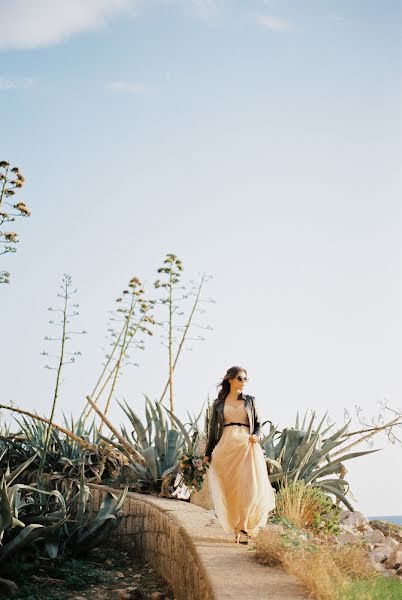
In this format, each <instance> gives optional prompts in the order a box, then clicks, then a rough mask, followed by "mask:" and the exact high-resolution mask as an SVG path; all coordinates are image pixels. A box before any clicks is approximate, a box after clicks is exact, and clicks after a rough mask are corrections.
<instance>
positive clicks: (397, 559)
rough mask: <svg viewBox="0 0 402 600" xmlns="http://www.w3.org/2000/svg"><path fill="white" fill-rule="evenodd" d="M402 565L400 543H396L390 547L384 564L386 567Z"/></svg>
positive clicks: (401, 546) (392, 567)
mask: <svg viewBox="0 0 402 600" xmlns="http://www.w3.org/2000/svg"><path fill="white" fill-rule="evenodd" d="M401 565H402V544H398V545H397V546H394V548H392V549H391V552H390V554H389V556H388V559H387V562H386V563H385V566H386V567H387V569H396V570H397V569H399V567H400V566H401Z"/></svg>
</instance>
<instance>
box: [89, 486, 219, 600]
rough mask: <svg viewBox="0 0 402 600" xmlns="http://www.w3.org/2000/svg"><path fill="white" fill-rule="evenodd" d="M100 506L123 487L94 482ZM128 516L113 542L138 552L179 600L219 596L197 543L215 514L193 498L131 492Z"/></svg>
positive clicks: (95, 501)
mask: <svg viewBox="0 0 402 600" xmlns="http://www.w3.org/2000/svg"><path fill="white" fill-rule="evenodd" d="M90 488H91V492H92V494H93V497H94V504H95V508H96V509H97V508H98V507H99V505H100V502H101V501H102V497H103V494H104V493H105V492H106V491H111V492H112V493H113V494H115V495H119V493H121V491H119V490H113V489H111V488H109V487H106V486H101V485H95V484H90ZM123 511H124V516H123V517H122V519H121V521H120V523H119V525H118V527H117V529H116V530H115V531H114V532H113V535H112V536H111V538H110V540H109V543H108V545H110V547H119V548H124V549H127V550H131V551H134V552H136V553H137V554H138V555H139V556H140V557H141V558H142V559H143V560H144V561H145V562H147V563H148V564H150V565H151V566H152V568H153V569H155V571H156V572H157V573H158V574H159V575H161V577H163V579H165V580H166V581H167V582H168V584H169V585H170V586H171V587H172V589H173V591H174V594H175V598H176V600H212V599H213V598H215V596H214V594H213V591H212V586H211V584H210V581H209V578H208V575H207V573H206V571H205V568H204V566H203V564H202V562H201V559H200V556H199V554H198V552H197V549H196V547H195V544H194V542H193V536H194V535H195V534H196V532H197V531H199V530H200V528H201V529H202V528H205V527H208V525H209V523H210V520H211V517H210V514H209V513H208V512H207V511H205V510H203V509H202V508H199V507H198V506H195V505H193V504H190V503H189V502H183V501H180V500H175V499H173V498H172V499H170V498H156V497H154V496H150V495H146V494H138V493H135V492H129V493H128V494H127V498H126V500H125V502H124V504H123Z"/></svg>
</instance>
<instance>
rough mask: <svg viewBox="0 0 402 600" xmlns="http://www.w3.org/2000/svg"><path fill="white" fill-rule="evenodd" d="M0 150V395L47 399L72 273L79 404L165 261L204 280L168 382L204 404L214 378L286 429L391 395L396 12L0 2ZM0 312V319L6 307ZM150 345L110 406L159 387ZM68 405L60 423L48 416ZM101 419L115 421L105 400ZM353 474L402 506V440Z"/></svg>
mask: <svg viewBox="0 0 402 600" xmlns="http://www.w3.org/2000/svg"><path fill="white" fill-rule="evenodd" d="M0 14H1V16H2V20H3V25H2V27H1V30H2V31H1V35H0V52H1V63H0V64H1V66H0V106H1V114H2V115H3V119H2V126H1V134H0V159H6V160H9V161H10V162H11V163H12V164H13V165H14V164H15V165H18V166H19V167H20V168H21V170H22V172H23V174H24V175H25V177H26V186H25V188H23V190H22V192H21V193H20V194H19V197H20V199H23V200H24V201H25V202H26V203H27V204H28V206H29V207H30V209H31V211H32V217H31V219H29V220H26V221H25V222H23V223H21V221H18V222H17V223H16V230H17V231H18V232H20V239H21V242H20V244H19V247H18V252H17V253H16V254H15V255H13V256H10V257H8V258H7V260H5V259H3V262H2V265H1V268H2V269H9V270H10V271H11V272H12V283H11V285H10V286H2V289H1V295H0V307H1V312H2V314H3V327H2V333H3V338H2V339H3V343H2V344H1V357H0V361H1V365H2V392H3V393H2V401H5V402H7V401H10V400H13V401H14V402H15V403H16V404H18V405H20V406H24V407H26V408H30V409H36V410H38V411H39V412H41V413H46V412H48V411H49V403H50V398H51V390H52V384H53V380H52V376H53V374H52V372H50V371H48V370H46V369H43V365H44V364H45V361H44V359H43V357H42V356H41V355H40V352H41V351H42V350H43V349H46V350H48V351H51V350H52V348H51V347H50V345H49V344H48V343H46V342H44V341H43V337H44V336H45V335H51V334H52V333H53V331H52V330H51V329H50V325H48V320H49V319H50V318H51V315H50V313H49V312H48V311H47V307H48V306H54V307H55V306H57V298H56V294H57V292H58V291H59V285H60V283H61V277H62V274H63V273H64V272H68V273H70V274H71V275H72V278H73V283H74V284H75V287H77V288H78V289H79V293H78V294H77V295H76V298H77V301H78V302H79V304H80V315H79V317H78V318H77V319H76V320H75V322H74V325H75V326H76V327H77V328H81V329H82V328H84V329H86V330H88V332H89V334H88V335H87V336H85V337H76V338H75V339H74V340H73V341H72V344H71V350H80V351H81V352H82V353H83V355H82V356H81V357H80V358H79V360H78V362H77V364H76V365H70V366H68V367H66V372H65V382H64V384H63V389H62V393H61V398H60V409H61V408H63V409H64V410H66V411H68V410H69V409H72V410H74V411H76V412H77V411H78V409H79V407H81V406H82V399H83V398H84V395H85V394H86V393H88V391H89V390H90V389H91V388H92V387H93V385H94V382H95V380H96V378H97V375H98V372H99V365H100V362H101V359H102V355H103V353H102V351H101V346H102V345H103V344H104V334H105V329H106V322H107V311H108V310H110V309H112V308H113V307H114V299H115V298H117V296H118V295H119V293H120V290H121V289H123V288H124V286H125V285H126V284H127V282H128V280H129V279H130V278H131V277H132V276H133V275H137V276H138V277H140V278H141V279H143V280H144V282H145V284H146V285H147V287H148V289H151V286H152V283H153V281H154V280H155V278H156V268H157V267H158V266H160V264H161V262H162V260H163V258H164V256H165V254H166V253H167V252H174V253H176V254H177V255H179V256H180V257H181V258H182V260H183V263H184V268H185V271H184V273H185V278H187V279H191V278H194V277H197V276H198V274H199V273H201V272H203V271H206V272H207V273H210V274H213V275H214V279H213V280H212V281H211V283H210V284H209V285H208V288H207V289H206V297H212V298H214V300H215V301H216V304H211V305H207V310H208V313H207V318H205V319H204V321H203V322H205V323H209V324H211V325H212V327H213V328H214V330H213V331H212V332H209V333H207V335H206V341H205V342H201V343H197V344H194V345H193V350H192V352H186V353H185V354H184V356H183V362H182V365H181V368H180V369H179V370H178V372H177V379H176V391H177V410H178V413H179V415H182V416H185V408H186V407H188V408H189V409H190V410H192V411H196V410H197V409H199V407H200V406H201V404H202V402H203V400H204V399H205V398H206V396H207V394H208V393H209V394H210V396H211V397H214V395H215V391H216V388H215V385H216V383H217V382H218V379H219V378H220V377H222V376H223V375H224V373H225V371H226V369H227V368H228V367H229V366H231V365H232V364H236V363H240V364H242V365H244V366H245V367H246V368H248V370H249V374H250V377H251V381H250V383H249V385H248V389H247V390H246V391H248V392H249V393H251V394H253V395H255V396H256V399H257V402H258V403H259V406H260V409H261V413H262V414H263V416H264V418H270V419H272V420H273V421H274V422H276V423H278V424H279V425H280V426H281V427H283V426H286V425H290V424H293V421H294V417H295V414H296V411H297V410H298V409H299V410H300V412H304V411H305V410H306V409H315V410H317V411H318V412H319V413H320V414H322V413H323V412H324V411H325V410H327V409H328V410H329V411H330V414H331V416H332V417H333V419H336V420H337V421H338V422H339V423H342V422H343V409H344V408H347V409H349V410H350V411H351V412H353V407H354V405H355V404H357V405H360V406H361V407H362V408H363V409H364V411H365V413H366V414H367V415H368V416H369V415H372V414H376V413H377V412H378V407H377V402H378V401H381V400H383V399H384V398H387V399H388V400H389V402H390V404H391V405H393V406H394V407H398V406H399V407H400V406H401V402H402V400H401V392H402V379H401V361H402V310H401V306H402V284H401V281H402V252H401V241H400V240H401V222H402V218H401V204H400V198H401V191H402V182H401V175H400V164H401V154H402V135H401V108H400V107H401V62H402V58H401V38H400V34H401V2H399V1H396V0H394V1H392V0H388V1H387V2H385V3H378V2H376V1H374V0H364V1H363V0H355V1H354V2H353V3H351V2H348V1H339V0H332V1H330V0H315V1H313V0H309V1H308V0H302V1H297V2H296V1H293V2H291V1H286V0H276V1H274V0H273V1H266V2H263V1H257V0H250V1H248V2H240V1H238V2H237V1H235V0H234V1H232V2H231V1H229V0H227V1H221V2H219V1H216V2H214V1H213V0H210V1H207V0H206V1H202V0H197V1H193V2H192V1H191V0H187V1H184V0H183V1H180V0H176V1H175V0H170V1H169V0H166V1H163V0H159V1H158V0H148V1H146V0H143V1H142V2H135V1H132V0H93V1H91V2H90V1H85V0H80V1H78V0H76V1H72V0H70V1H69V2H67V1H65V2H64V1H62V0H59V2H53V1H51V0H37V1H36V2H35V7H34V9H33V7H32V3H30V2H28V1H27V0H13V1H11V0H0ZM4 315H6V317H4ZM164 352H165V350H164V348H163V347H162V346H161V344H160V341H159V339H157V338H155V339H152V340H150V341H149V343H148V347H147V350H146V352H145V353H143V354H141V355H140V356H139V357H138V360H139V361H140V363H141V366H140V368H138V369H136V368H134V367H132V368H131V370H128V371H127V372H126V375H125V376H124V378H123V379H122V380H121V383H120V388H119V390H118V394H117V398H118V399H121V398H122V397H123V396H124V397H125V398H126V399H127V400H128V401H129V402H130V403H131V404H132V405H133V406H134V407H135V408H136V409H137V410H138V411H139V412H140V413H142V411H143V400H142V395H141V394H142V392H146V393H148V394H149V395H150V396H151V397H156V396H158V394H160V391H161V389H162V387H163V385H164V382H165V378H164V369H165V370H166V364H165V356H164ZM59 414H60V413H59ZM111 414H112V416H113V418H114V420H116V421H117V422H118V421H119V419H120V410H119V409H118V407H116V405H115V406H114V407H113V409H112V413H111ZM377 445H378V447H384V448H385V449H384V451H383V452H381V453H378V454H376V455H373V456H372V457H367V458H362V459H359V460H357V461H356V462H355V463H354V464H352V463H350V465H347V466H348V467H349V474H348V475H349V479H350V481H351V484H352V490H353V492H354V494H355V496H356V497H357V498H358V499H359V501H360V503H359V506H360V508H362V509H363V510H364V511H366V512H368V513H370V514H393V513H394V514H396V513H398V514H401V513H402V482H401V480H400V479H399V480H397V479H396V473H395V466H396V464H397V461H400V459H401V452H402V450H401V449H400V448H396V447H390V446H387V444H386V443H385V441H384V440H378V444H377Z"/></svg>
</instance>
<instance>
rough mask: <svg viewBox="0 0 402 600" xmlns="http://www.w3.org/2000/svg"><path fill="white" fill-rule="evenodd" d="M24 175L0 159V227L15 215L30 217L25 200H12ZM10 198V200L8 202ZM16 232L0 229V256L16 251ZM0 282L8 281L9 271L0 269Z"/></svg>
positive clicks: (10, 220)
mask: <svg viewBox="0 0 402 600" xmlns="http://www.w3.org/2000/svg"><path fill="white" fill-rule="evenodd" d="M24 183H25V177H24V176H23V175H22V173H21V172H20V170H19V168H18V167H12V168H10V163H9V162H7V161H6V160H2V161H0V227H1V226H2V225H3V224H4V223H11V222H12V221H15V218H16V217H30V216H31V212H30V210H29V209H28V207H27V205H26V204H25V202H22V201H21V200H20V201H19V202H15V200H12V199H13V197H14V196H15V193H16V190H18V189H20V188H22V186H23V185H24ZM10 200H11V202H10ZM18 242H19V240H18V234H17V233H16V232H15V231H2V230H1V229H0V244H1V245H0V256H1V255H2V254H8V253H13V252H16V251H17V248H16V244H18ZM0 283H10V273H9V272H8V271H0Z"/></svg>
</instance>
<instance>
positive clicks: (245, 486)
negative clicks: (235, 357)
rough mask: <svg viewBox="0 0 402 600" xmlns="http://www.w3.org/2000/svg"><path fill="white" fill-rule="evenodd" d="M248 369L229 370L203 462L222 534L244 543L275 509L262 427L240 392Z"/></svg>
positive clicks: (215, 406) (216, 403)
mask: <svg viewBox="0 0 402 600" xmlns="http://www.w3.org/2000/svg"><path fill="white" fill-rule="evenodd" d="M247 381H248V377H247V371H246V369H243V368H241V367H237V366H235V367H231V368H230V369H228V371H227V373H226V375H225V377H224V378H223V380H222V381H221V383H220V384H219V386H218V387H221V390H220V391H219V394H218V397H217V399H216V400H215V401H214V404H213V406H212V416H211V422H210V426H209V433H208V441H207V445H206V448H205V456H204V460H205V461H207V462H210V468H209V470H208V481H209V486H210V490H211V495H212V499H213V502H214V505H215V512H216V515H217V517H218V520H219V522H220V523H221V525H222V527H223V529H224V530H225V531H226V533H234V534H235V541H236V542H237V543H242V544H247V543H248V540H249V539H250V537H251V535H253V534H255V533H256V532H257V531H258V528H259V527H264V526H265V524H266V522H267V518H268V513H269V512H270V511H271V510H272V509H273V508H274V507H275V492H274V490H273V488H272V486H271V484H270V482H269V479H268V472H267V467H266V464H265V458H264V453H263V450H262V448H261V446H260V444H259V439H258V438H259V435H260V431H261V423H260V420H259V416H258V413H257V410H256V406H255V400H254V397H253V396H249V395H247V394H244V393H243V388H244V386H245V384H246V382H247Z"/></svg>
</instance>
